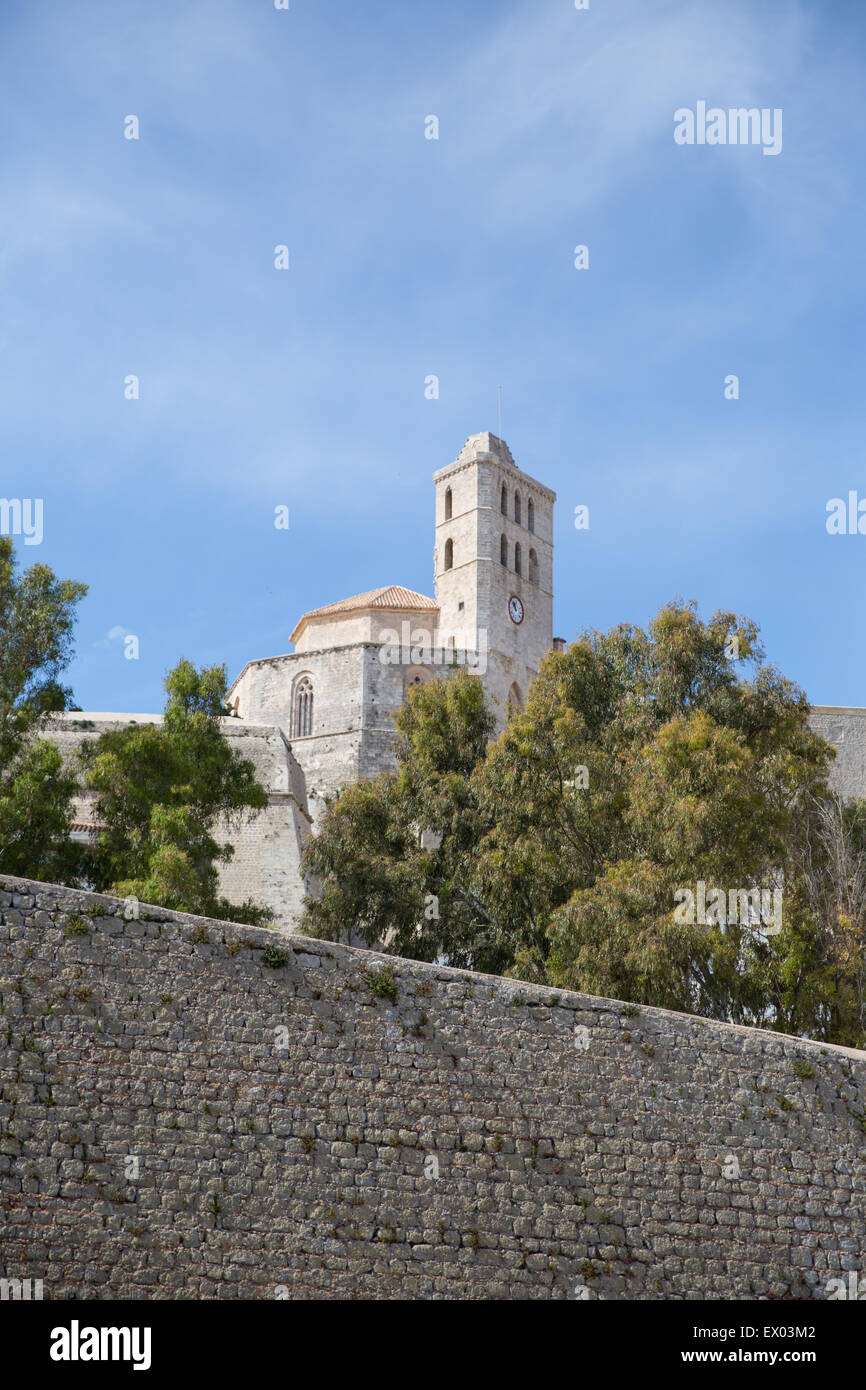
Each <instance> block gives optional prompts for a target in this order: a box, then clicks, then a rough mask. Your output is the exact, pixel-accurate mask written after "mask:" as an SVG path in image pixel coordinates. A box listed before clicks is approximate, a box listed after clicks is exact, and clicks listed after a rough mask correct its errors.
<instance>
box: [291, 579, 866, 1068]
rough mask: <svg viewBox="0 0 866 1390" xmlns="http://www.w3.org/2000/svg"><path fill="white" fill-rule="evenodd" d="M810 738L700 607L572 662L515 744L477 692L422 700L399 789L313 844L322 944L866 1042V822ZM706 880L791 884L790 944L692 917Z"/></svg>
mask: <svg viewBox="0 0 866 1390" xmlns="http://www.w3.org/2000/svg"><path fill="white" fill-rule="evenodd" d="M808 719H809V706H808V704H807V702H806V698H805V696H804V695H803V693H802V691H800V690H799V689H797V687H796V686H794V685H793V684H792V683H791V682H789V681H787V680H785V679H784V678H783V677H782V676H781V675H780V674H779V672H778V671H777V670H776V669H775V668H774V667H772V666H770V665H768V664H766V661H765V658H764V652H763V648H762V647H761V644H760V642H759V638H758V632H757V628H756V627H755V625H754V624H753V623H752V622H751V621H749V620H748V619H745V618H738V617H737V616H736V615H734V614H732V613H725V612H722V613H717V614H715V615H714V617H713V618H712V619H710V620H709V621H707V622H705V621H703V620H702V619H701V618H700V616H699V614H698V612H697V609H696V606H695V605H694V604H693V603H690V604H686V603H682V602H675V603H671V604H669V605H667V606H666V607H665V608H663V609H662V610H661V612H660V613H659V614H658V616H657V617H656V618H655V619H654V621H653V622H652V623H650V624H649V626H648V628H647V630H646V631H643V630H642V629H640V628H634V627H630V626H621V627H618V628H614V629H612V630H611V631H610V632H608V633H606V634H602V633H597V632H589V633H586V634H584V636H583V637H582V638H581V639H580V640H579V641H577V642H575V643H574V644H573V645H572V646H571V647H569V648H568V649H567V651H565V652H552V653H550V654H549V655H548V656H547V657H546V658H545V660H544V661H543V663H542V666H541V669H540V671H539V674H538V677H537V679H536V680H535V681H534V683H533V685H532V687H531V689H530V694H529V699H528V703H527V707H526V709H525V710H523V711H519V712H517V713H515V714H514V715H513V716H512V717H511V718H510V720H509V722H508V725H507V727H506V728H505V730H504V731H503V733H502V734H501V736H500V737H499V738H498V739H497V740H496V741H493V742H492V741H491V738H490V736H491V732H492V721H491V719H490V715H489V712H488V711H487V710H486V708H485V705H484V700H483V695H482V691H481V685H480V682H479V681H478V680H477V679H476V678H474V677H472V676H470V675H469V674H468V673H459V674H457V675H456V676H454V677H453V678H450V679H446V680H442V681H438V682H432V683H430V684H428V685H425V686H421V687H418V688H416V689H415V690H413V691H412V692H411V694H410V696H409V699H408V701H407V703H406V705H405V706H404V707H403V708H402V709H401V710H400V711H399V713H398V714H397V716H396V723H397V728H398V735H399V741H398V750H397V756H398V765H397V769H396V771H395V772H394V773H390V774H385V775H382V776H380V777H378V778H375V779H373V780H372V781H369V782H365V783H362V784H359V785H357V786H353V787H350V788H348V789H347V790H345V791H344V792H342V793H341V794H340V795H339V796H338V797H337V798H336V799H335V800H334V801H333V802H332V803H331V804H330V805H329V807H328V810H327V813H326V815H325V817H324V819H323V822H322V824H321V827H320V831H319V833H318V834H317V836H316V837H314V838H313V839H311V840H310V841H309V842H308V845H307V849H306V854H305V863H306V868H307V870H308V872H310V874H311V875H315V876H317V877H318V879H319V880H320V882H321V888H322V892H321V896H320V897H318V898H313V899H309V900H307V903H306V917H305V921H304V927H303V929H304V930H305V931H307V932H309V933H310V934H311V935H314V936H317V935H318V936H325V937H330V938H332V939H339V938H340V937H341V936H343V937H345V936H346V935H348V934H349V933H356V934H359V935H360V936H361V938H362V939H363V940H364V941H365V942H366V943H367V944H368V945H371V946H375V945H377V944H381V943H387V949H388V950H389V951H390V952H392V953H393V954H395V955H406V956H412V957H415V958H418V959H424V960H437V959H442V960H445V961H447V963H448V964H449V965H451V966H456V967H458V968H460V967H464V968H472V969H476V970H485V971H491V972H494V973H507V974H510V975H511V976H513V977H515V978H518V979H525V980H528V981H533V982H537V983H541V984H543V985H554V986H557V987H561V988H570V989H578V990H582V991H585V992H588V993H594V994H598V995H602V996H606V997H613V998H619V999H623V1000H628V1001H631V1002H632V1003H633V1004H634V1005H639V1004H648V1005H657V1006H662V1007H667V1008H672V1009H681V1010H684V1011H687V1012H692V1013H697V1014H703V1015H705V1016H708V1017H715V1018H721V1019H728V1020H731V1021H734V1022H741V1023H749V1024H756V1025H759V1026H766V1027H777V1028H779V1029H781V1030H783V1031H787V1032H794V1033H806V1034H809V1035H811V1036H816V1037H819V1038H822V1039H826V1040H828V1041H843V1042H847V1043H849V1044H852V1045H855V1046H856V1045H858V1042H862V1040H863V1039H864V1037H866V950H864V940H866V803H864V804H862V805H861V806H860V807H859V809H858V808H857V807H856V806H855V807H837V808H835V809H834V806H833V803H832V798H831V797H830V796H829V793H828V790H827V773H828V768H829V765H830V761H831V759H832V757H833V750H832V749H831V748H830V746H829V745H828V744H827V743H826V742H825V741H824V740H823V739H821V738H820V737H819V736H818V735H816V734H815V733H813V732H812V730H811V728H810V727H809V722H808ZM425 830H432V831H435V832H436V835H437V836H438V837H439V838H438V844H437V842H436V840H431V839H430V837H429V836H424V835H423V832H424V831H425ZM434 844H436V845H437V847H435V848H433V847H432V846H433V845H434ZM698 880H703V881H704V882H705V883H706V885H707V889H708V890H709V889H710V888H712V887H721V888H723V889H724V891H725V892H726V893H727V892H729V891H730V890H737V891H744V892H745V891H748V890H750V889H754V888H765V889H766V888H773V887H776V886H777V885H779V884H783V885H784V897H783V906H784V911H783V920H782V930H781V932H779V933H778V934H774V933H772V932H771V933H767V932H765V931H764V930H762V927H763V926H764V925H766V924H763V923H761V922H760V921H751V920H741V921H738V922H731V923H727V924H726V925H725V926H719V925H713V924H711V925H700V924H694V925H690V924H688V923H687V922H680V921H678V920H677V918H676V916H675V914H674V906H675V903H676V901H677V899H676V898H675V894H676V892H677V890H678V889H681V888H684V887H690V888H691V889H692V890H694V889H695V887H696V884H697V882H698Z"/></svg>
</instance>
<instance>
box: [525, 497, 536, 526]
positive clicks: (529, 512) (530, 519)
mask: <svg viewBox="0 0 866 1390" xmlns="http://www.w3.org/2000/svg"><path fill="white" fill-rule="evenodd" d="M526 526H527V530H529V531H534V530H535V503H534V502H533V500H532V498H531V497H530V499H529V501H528V502H527V504H526Z"/></svg>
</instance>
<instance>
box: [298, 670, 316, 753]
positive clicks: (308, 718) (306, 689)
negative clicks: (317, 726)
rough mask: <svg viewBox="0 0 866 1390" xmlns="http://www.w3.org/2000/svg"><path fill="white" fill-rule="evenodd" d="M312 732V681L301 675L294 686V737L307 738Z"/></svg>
mask: <svg viewBox="0 0 866 1390" xmlns="http://www.w3.org/2000/svg"><path fill="white" fill-rule="evenodd" d="M312 732H313V682H312V681H311V680H310V678H309V676H302V677H301V679H300V680H299V681H298V684H297V686H296V687H295V738H309V737H310V735H311V734H312Z"/></svg>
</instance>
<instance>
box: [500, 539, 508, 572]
mask: <svg viewBox="0 0 866 1390" xmlns="http://www.w3.org/2000/svg"><path fill="white" fill-rule="evenodd" d="M499 563H500V565H507V564H508V541H507V540H506V539H505V537H504V536H500V537H499Z"/></svg>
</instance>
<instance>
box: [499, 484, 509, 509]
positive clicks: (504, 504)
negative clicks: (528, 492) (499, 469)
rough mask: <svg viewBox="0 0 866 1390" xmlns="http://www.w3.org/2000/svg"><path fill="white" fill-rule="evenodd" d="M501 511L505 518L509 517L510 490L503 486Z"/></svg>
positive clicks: (500, 503)
mask: <svg viewBox="0 0 866 1390" xmlns="http://www.w3.org/2000/svg"><path fill="white" fill-rule="evenodd" d="M499 510H500V511H501V513H502V515H503V516H508V488H507V487H506V486H505V484H504V483H503V484H502V496H501V497H500V499H499Z"/></svg>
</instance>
